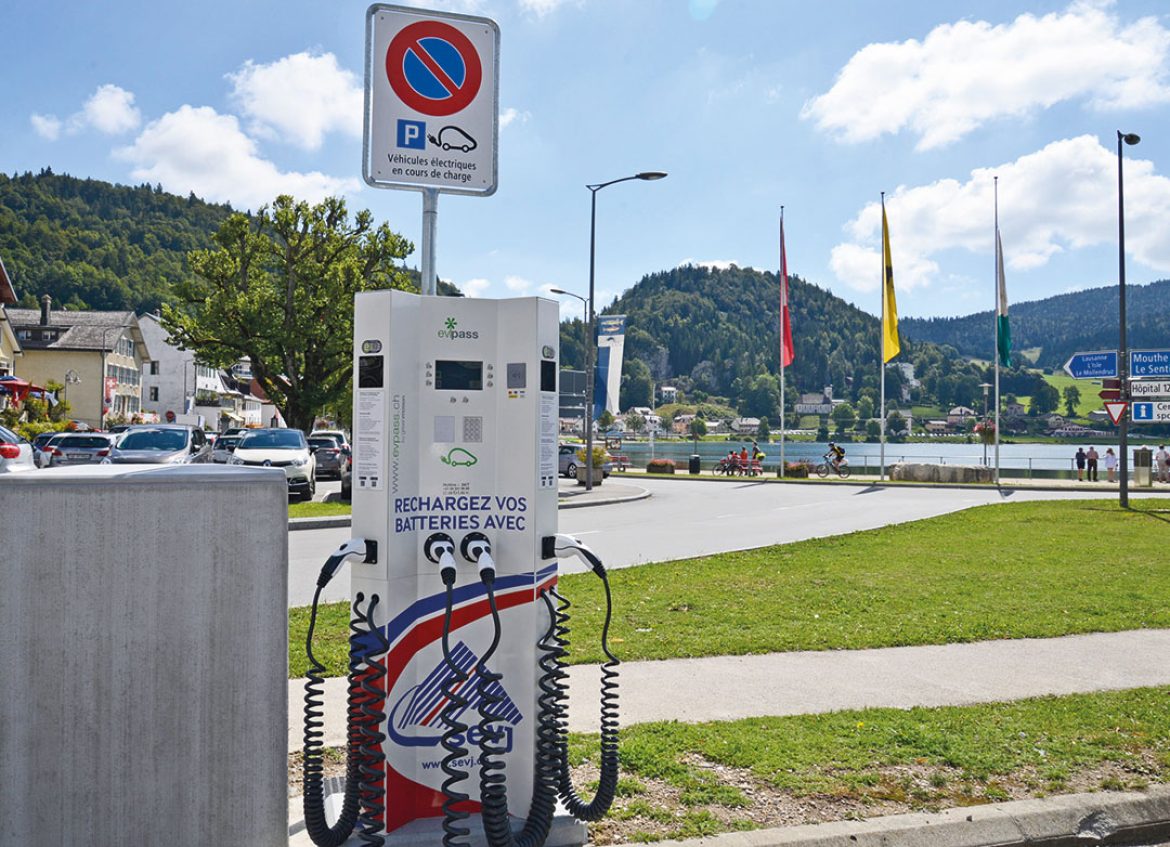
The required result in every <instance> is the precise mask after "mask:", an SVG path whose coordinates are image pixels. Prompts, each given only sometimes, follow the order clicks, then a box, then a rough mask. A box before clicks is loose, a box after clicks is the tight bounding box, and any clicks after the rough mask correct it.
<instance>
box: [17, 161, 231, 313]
mask: <svg viewBox="0 0 1170 847" xmlns="http://www.w3.org/2000/svg"><path fill="white" fill-rule="evenodd" d="M231 211H232V210H231V208H230V207H228V206H216V205H212V204H210V203H205V202H203V201H202V200H199V199H198V198H196V197H195V196H194V195H190V196H189V197H186V198H183V197H177V196H175V195H173V194H167V193H166V192H164V191H163V190H162V189H161V188H157V187H151V186H149V185H140V186H137V187H134V188H131V187H129V186H124V185H112V184H110V183H108V182H103V181H101V180H95V179H77V178H76V177H71V176H63V175H59V174H55V173H53V172H52V171H50V170H44V171H42V172H41V173H39V174H31V173H25V174H21V175H19V176H12V177H9V176H7V175H5V174H0V257H3V259H4V265H5V267H6V268H7V269H8V273H9V275H10V276H11V277H12V280H13V283H14V285H15V286H16V293H17V295H18V296H19V297H20V298H21V305H22V306H26V307H29V308H37V307H38V306H39V301H40V297H41V295H42V294H49V295H51V296H52V298H53V301H54V303H57V304H60V305H63V306H68V307H70V308H77V309H87V308H88V309H102V310H123V309H133V310H134V311H136V312H139V313H141V312H144V311H150V310H153V309H157V308H158V306H159V304H160V303H162V302H163V301H165V300H168V299H169V298H170V292H171V286H172V285H173V284H174V283H176V282H178V281H180V280H181V279H183V278H185V277H186V276H187V275H188V273H189V271H188V270H187V266H186V255H187V251H189V250H195V249H198V248H202V247H210V246H211V235H212V233H214V232H215V230H216V229H217V228H218V227H219V225H220V223H221V222H222V221H223V220H224V219H225V218H226V217H227V216H228V214H230V213H231Z"/></svg>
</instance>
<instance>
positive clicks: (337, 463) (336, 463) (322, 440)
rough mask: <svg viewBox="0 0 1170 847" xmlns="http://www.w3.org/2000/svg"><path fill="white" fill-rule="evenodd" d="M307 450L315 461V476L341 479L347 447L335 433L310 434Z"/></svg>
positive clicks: (347, 451)
mask: <svg viewBox="0 0 1170 847" xmlns="http://www.w3.org/2000/svg"><path fill="white" fill-rule="evenodd" d="M309 450H311V451H312V453H313V458H314V460H316V462H317V476H318V477H320V478H321V479H325V478H326V477H329V478H331V479H341V469H342V466H344V465H345V464H346V458H347V454H348V453H349V448H347V447H345V446H343V445H342V443H341V441H340V439H338V437H337V436H336V435H310V436H309Z"/></svg>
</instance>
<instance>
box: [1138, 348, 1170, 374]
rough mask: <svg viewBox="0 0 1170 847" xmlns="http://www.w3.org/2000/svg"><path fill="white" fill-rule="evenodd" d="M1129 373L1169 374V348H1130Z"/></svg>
mask: <svg viewBox="0 0 1170 847" xmlns="http://www.w3.org/2000/svg"><path fill="white" fill-rule="evenodd" d="M1129 375H1130V376H1131V377H1140V376H1170V350H1130V351H1129Z"/></svg>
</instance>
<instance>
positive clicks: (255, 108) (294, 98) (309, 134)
mask: <svg viewBox="0 0 1170 847" xmlns="http://www.w3.org/2000/svg"><path fill="white" fill-rule="evenodd" d="M227 78H228V79H229V80H230V81H231V83H232V98H233V99H234V100H235V102H236V103H237V104H239V107H240V110H241V112H242V113H243V114H244V115H245V116H246V117H247V118H248V119H249V121H250V129H251V130H252V131H253V132H254V133H256V134H262V135H267V136H270V137H271V136H277V137H279V138H280V139H281V140H283V141H287V142H289V143H291V144H295V145H297V146H299V147H302V148H304V149H306V150H317V149H319V148H320V147H321V142H322V140H323V139H324V137H325V135H326V134H327V133H329V132H342V133H344V134H346V135H349V136H350V137H352V138H361V136H362V115H363V114H364V111H365V107H364V105H363V94H362V87H363V86H362V81H361V80H360V79H358V77H357V75H356V74H353V73H351V72H350V71H347V70H345V69H344V68H342V67H340V66H339V65H338V63H337V57H336V56H334V55H333V54H332V53H324V54H322V55H319V56H316V55H313V54H312V53H296V54H294V55H291V56H285V57H284V58H283V59H278V60H276V61H275V62H271V63H269V64H266V65H262V64H256V63H254V62H252V61H248V62H245V63H244V65H243V67H241V68H240V70H239V71H237V72H236V73H233V74H228V75H227Z"/></svg>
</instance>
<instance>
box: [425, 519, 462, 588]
mask: <svg viewBox="0 0 1170 847" xmlns="http://www.w3.org/2000/svg"><path fill="white" fill-rule="evenodd" d="M423 555H424V556H426V557H427V561H429V562H434V563H435V564H436V565H438V566H439V576H440V577H441V578H442V580H443V585H454V584H455V539H453V538H452V537H451V536H449V535H448V534H447V533H445V532H432V533H431V534H430V535H428V536H427V540H426V541H424V542H423Z"/></svg>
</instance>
